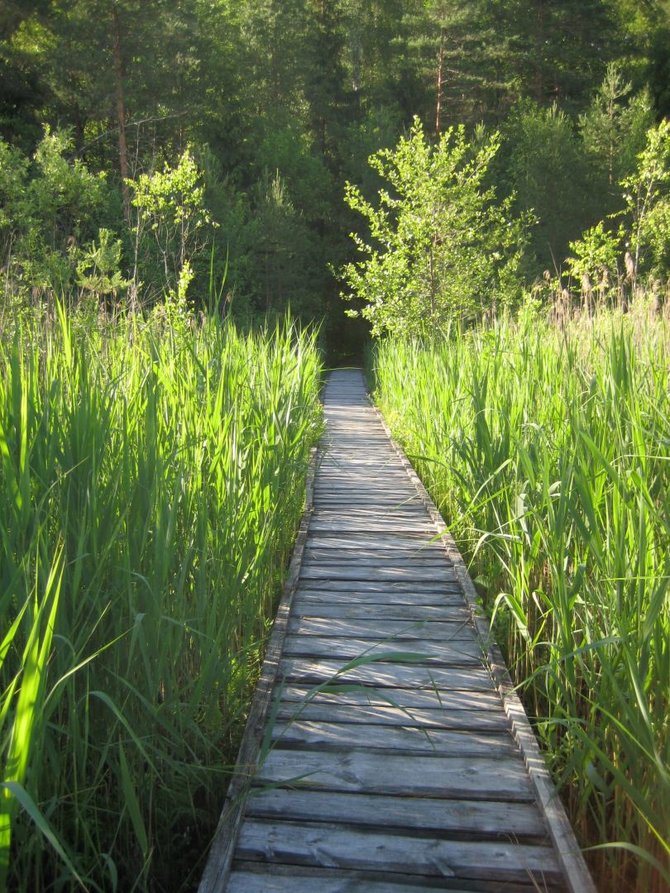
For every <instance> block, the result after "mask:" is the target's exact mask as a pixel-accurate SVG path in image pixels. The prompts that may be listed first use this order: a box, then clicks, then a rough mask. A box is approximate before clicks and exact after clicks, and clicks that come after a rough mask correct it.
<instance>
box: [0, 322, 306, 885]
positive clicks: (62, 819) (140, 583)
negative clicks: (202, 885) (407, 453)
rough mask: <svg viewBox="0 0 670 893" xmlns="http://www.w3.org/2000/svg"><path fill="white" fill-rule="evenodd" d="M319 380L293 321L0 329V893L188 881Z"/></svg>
mask: <svg viewBox="0 0 670 893" xmlns="http://www.w3.org/2000/svg"><path fill="white" fill-rule="evenodd" d="M319 383H320V366H319V358H318V353H317V350H316V347H315V341H314V337H313V336H311V335H308V334H304V333H302V334H301V333H299V332H298V331H296V330H295V329H294V328H293V327H292V326H291V325H287V326H284V327H280V328H277V329H275V330H272V331H269V332H267V333H265V334H261V335H247V336H243V335H241V334H238V332H236V330H235V329H234V328H233V327H231V326H227V325H221V324H220V323H216V322H215V321H204V322H201V323H199V324H197V325H196V324H195V323H193V322H192V321H190V320H188V319H187V318H183V317H182V318H175V319H168V318H166V317H165V316H161V315H160V311H157V312H156V313H155V314H154V316H153V317H152V318H151V319H149V320H144V321H143V320H141V319H139V318H129V319H126V320H121V321H118V322H117V323H116V324H115V325H113V326H112V325H107V324H104V323H99V322H96V321H95V320H93V319H91V318H90V317H88V318H87V317H86V316H80V317H77V316H71V317H70V316H68V315H67V314H66V313H65V312H64V311H63V310H61V311H60V312H59V314H58V316H57V318H56V319H52V320H51V321H48V320H45V319H39V320H37V319H35V318H33V317H27V318H26V319H25V320H24V321H23V323H22V324H21V325H19V326H15V327H14V330H13V332H12V333H7V331H5V333H4V336H3V337H2V338H1V339H0V559H1V560H0V683H1V685H0V747H1V750H0V767H1V769H2V788H1V789H0V792H1V793H0V891H2V890H4V889H7V888H11V889H12V890H20V891H22V890H67V889H77V888H82V889H84V888H85V889H87V890H92V891H95V890H100V891H102V890H104V891H113V890H123V891H130V890H135V889H137V890H143V889H152V890H170V891H174V890H178V889H180V887H181V885H182V883H183V885H184V887H187V886H188V881H189V877H188V874H189V871H192V872H193V878H197V876H198V874H199V873H200V872H201V870H202V867H203V866H202V863H199V862H198V857H199V856H200V857H202V856H203V855H204V853H205V850H206V847H207V844H208V839H207V835H208V834H209V833H211V831H212V830H213V825H214V824H215V823H216V819H217V817H218V811H219V809H220V805H221V801H222V793H223V791H224V790H225V786H226V780H227V777H228V766H229V764H230V761H231V760H232V759H233V757H234V746H235V739H236V736H237V735H238V733H239V728H240V725H241V723H242V722H243V719H244V712H245V710H246V705H247V701H248V696H249V693H250V687H251V686H252V685H253V682H254V674H255V673H256V671H257V669H258V665H259V661H260V658H261V650H262V642H263V638H264V635H265V633H266V631H267V627H268V618H269V617H271V615H272V609H273V601H274V599H275V598H276V595H277V593H278V587H279V583H280V579H281V576H282V572H283V569H284V566H285V562H286V559H287V556H288V553H289V551H290V548H291V545H292V541H293V538H294V535H295V531H296V527H297V523H298V521H299V518H300V515H301V511H302V507H303V499H304V479H305V472H306V467H307V464H308V459H309V452H310V448H311V447H312V446H313V444H314V442H315V440H316V437H317V436H318V433H319V430H320V424H321V423H320V410H319V403H318V392H319ZM180 854H181V858H183V859H184V861H183V864H180V863H179V861H178V860H179V858H180Z"/></svg>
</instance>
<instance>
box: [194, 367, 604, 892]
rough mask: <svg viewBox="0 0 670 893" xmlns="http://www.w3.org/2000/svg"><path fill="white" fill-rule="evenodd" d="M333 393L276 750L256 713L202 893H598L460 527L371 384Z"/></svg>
mask: <svg viewBox="0 0 670 893" xmlns="http://www.w3.org/2000/svg"><path fill="white" fill-rule="evenodd" d="M324 393H325V418H326V433H325V436H324V439H323V442H322V446H321V450H320V454H319V459H318V462H317V471H316V480H315V482H314V486H313V494H314V495H313V509H312V511H311V515H310V517H309V526H308V530H306V531H303V533H304V535H303V539H302V546H301V566H300V570H299V574H298V571H297V570H295V569H294V574H295V580H294V583H293V588H294V590H295V594H294V595H293V594H292V598H291V609H290V610H291V614H290V619H286V618H284V620H283V621H282V624H283V629H282V639H281V654H280V655H278V654H277V651H276V647H275V649H274V650H272V649H271V653H270V661H271V665H272V666H271V670H270V671H268V670H267V669H266V668H265V667H264V670H263V679H265V680H266V681H265V683H264V684H265V687H266V690H265V693H264V695H263V697H262V700H263V704H264V708H263V716H264V717H265V720H264V723H265V726H264V728H265V735H266V744H268V745H269V750H267V751H266V750H265V748H264V749H263V750H262V751H261V750H260V734H261V732H262V729H261V728H260V727H259V725H258V710H257V709H256V708H252V720H253V722H252V725H253V728H254V731H253V734H251V735H250V736H248V737H249V739H250V740H251V741H253V744H254V747H255V750H254V749H253V748H251V747H250V746H249V745H248V742H247V746H246V750H245V751H244V760H243V762H241V763H240V764H239V766H238V773H237V775H236V780H235V783H234V784H233V786H232V788H231V792H232V793H231V796H229V799H228V801H227V804H226V809H224V818H223V819H222V825H221V827H222V828H227V829H228V833H229V835H230V840H228V841H227V842H226V844H225V845H224V844H222V841H221V832H220V833H219V835H218V837H217V841H216V843H215V846H214V848H213V851H212V855H211V856H210V860H209V863H216V865H215V869H212V870H210V864H209V863H208V872H209V873H208V872H206V874H205V877H203V883H202V884H201V888H200V893H224V891H225V893H261V891H263V893H273V891H277V893H288V891H289V890H290V891H291V893H307V891H310V893H418V891H419V890H426V889H433V890H435V889H440V890H451V891H457V890H462V891H465V890H468V891H473V890H476V891H478V893H500V891H502V890H505V893H530V891H531V890H533V891H537V890H538V889H540V890H545V891H551V893H559V891H561V893H564V891H565V890H566V889H569V890H570V891H571V893H577V891H579V893H581V891H583V893H592V889H593V888H592V886H590V884H591V881H590V878H589V877H588V872H586V870H585V868H584V866H583V862H582V864H581V866H580V864H579V860H580V859H581V855H580V854H579V852H578V848H577V847H576V844H575V841H574V836H572V833H571V831H570V830H569V828H568V829H567V830H566V829H565V827H564V825H563V824H561V823H562V821H563V819H562V818H561V816H560V808H557V804H558V807H560V803H559V801H558V800H557V799H556V798H555V795H553V789H551V793H548V791H549V788H547V778H548V776H547V775H546V770H543V769H540V770H539V771H538V770H537V768H536V766H535V765H534V761H535V760H536V756H537V759H538V760H540V759H541V758H539V753H538V754H536V752H535V751H532V748H530V747H529V746H527V742H526V741H525V737H524V736H525V735H526V732H530V727H529V726H528V723H527V720H526V719H525V715H523V711H521V714H522V720H523V721H525V726H523V721H522V720H521V719H520V718H519V716H518V710H519V708H520V705H518V699H516V701H515V698H516V695H515V694H514V692H513V691H512V690H511V683H510V684H509V685H508V682H507V680H508V679H509V677H508V676H505V675H504V666H503V665H501V663H500V659H499V652H498V651H497V649H496V648H495V646H493V645H492V643H491V642H490V640H489V635H488V630H487V629H486V627H485V626H484V624H483V622H482V619H481V616H480V614H479V611H478V608H477V604H476V593H475V592H474V587H473V585H472V582H471V580H470V578H469V577H468V574H467V571H466V569H465V566H464V565H463V562H462V559H461V557H460V555H459V554H458V551H457V550H456V548H455V546H454V544H453V540H452V539H451V537H450V536H449V534H448V533H447V532H446V531H445V526H444V522H443V521H442V519H441V518H440V516H439V514H438V513H437V510H436V509H435V506H434V505H433V504H432V502H431V501H430V499H429V498H428V496H427V494H426V492H425V489H424V488H423V487H422V485H421V484H420V482H418V479H417V478H416V475H415V474H414V472H413V471H412V469H411V468H410V466H409V464H408V462H407V460H406V458H405V457H404V456H403V455H402V453H401V452H400V451H399V450H398V448H397V447H396V445H395V444H394V443H393V441H392V439H391V438H390V436H389V433H388V430H387V429H386V426H385V425H384V423H383V421H382V419H381V418H380V417H379V415H378V414H377V413H376V411H375V410H374V409H373V408H372V407H371V406H370V405H369V403H368V401H367V398H366V392H365V388H364V385H363V381H362V378H361V376H360V374H359V373H357V372H355V371H346V372H337V373H334V374H333V375H332V376H331V377H330V379H329V381H328V384H327V386H326V388H325V392H324ZM301 535H302V534H301ZM268 679H271V680H272V682H273V684H274V700H273V704H272V706H271V707H270V706H269V698H268V693H267V680H268ZM517 705H518V706H517ZM510 729H513V730H514V733H515V736H512V735H511V734H510ZM530 734H531V735H532V733H530ZM519 745H520V746H519ZM254 754H255V756H254ZM529 754H531V756H530V757H529ZM261 755H262V759H261V760H259V759H258V757H259V756H261ZM259 762H260V765H258V763H259ZM252 765H255V766H256V771H255V773H254V775H253V780H252V777H251V773H250V771H249V770H250V769H251V767H252ZM543 772H544V774H543ZM245 804H246V813H245V816H246V817H245V818H244V819H243V821H241V822H235V821H233V822H231V821H230V820H229V819H228V818H226V817H225V813H226V811H227V812H228V813H231V811H232V812H234V814H235V817H236V818H241V817H242V812H243V808H244V806H245ZM556 818H557V819H558V825H557V827H558V830H556V828H552V827H551V825H552V822H553V821H554V820H555V819H556ZM563 818H564V815H563ZM547 820H548V821H547ZM548 827H549V833H548V830H547V829H548ZM238 832H239V837H237V834H238ZM552 841H553V846H552ZM561 850H564V851H565V852H561ZM233 851H234V857H233ZM566 852H567V856H566V854H565V853H566ZM580 872H582V873H581V874H580Z"/></svg>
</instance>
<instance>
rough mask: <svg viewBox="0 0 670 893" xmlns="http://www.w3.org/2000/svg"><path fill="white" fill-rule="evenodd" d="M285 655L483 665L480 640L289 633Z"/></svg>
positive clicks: (285, 644)
mask: <svg viewBox="0 0 670 893" xmlns="http://www.w3.org/2000/svg"><path fill="white" fill-rule="evenodd" d="M284 654H285V655H286V656H287V657H299V656H303V655H306V656H310V657H319V656H323V657H331V658H332V657H336V658H339V659H341V660H343V661H346V660H356V659H357V658H359V657H362V656H365V657H370V658H372V659H379V660H381V659H383V660H384V661H386V662H389V661H394V660H395V661H398V662H399V663H400V662H403V663H416V664H438V665H439V664H443V665H450V666H454V665H455V666H465V665H467V666H478V665H481V664H482V659H483V656H482V649H481V645H480V644H479V642H474V641H472V640H467V639H457V640H454V641H452V642H435V641H433V640H428V639H416V640H414V639H412V640H411V641H399V640H398V639H397V638H395V639H387V640H384V641H380V640H379V638H370V639H364V638H360V637H358V638H354V637H353V636H352V637H350V638H341V637H333V638H326V637H325V636H292V635H289V636H286V638H285V640H284Z"/></svg>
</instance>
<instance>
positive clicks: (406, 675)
mask: <svg viewBox="0 0 670 893" xmlns="http://www.w3.org/2000/svg"><path fill="white" fill-rule="evenodd" d="M280 674H281V678H282V679H283V680H284V681H285V682H301V683H302V684H307V685H323V684H332V683H334V682H350V683H362V684H364V685H371V686H375V687H377V688H384V687H390V688H424V689H428V690H435V691H439V690H441V689H443V688H454V689H462V690H467V689H472V690H474V691H491V690H493V688H494V687H493V682H492V681H491V675H490V673H489V672H488V670H486V669H485V668H484V667H482V666H466V667H439V666H418V665H416V664H404V663H393V662H392V661H389V660H388V659H385V660H381V659H380V657H379V656H377V655H368V656H367V662H366V663H363V662H346V663H343V662H342V661H338V660H332V659H331V660H329V659H322V660H319V659H317V658H314V657H303V658H298V657H294V658H288V657H286V658H284V659H283V660H282V662H281V667H280Z"/></svg>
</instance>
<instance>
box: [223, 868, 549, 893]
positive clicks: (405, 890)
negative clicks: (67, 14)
mask: <svg viewBox="0 0 670 893" xmlns="http://www.w3.org/2000/svg"><path fill="white" fill-rule="evenodd" d="M298 871H300V869H299V868H298V867H296V866H291V873H290V874H288V875H287V874H277V873H276V869H270V871H267V870H262V868H261V871H259V869H258V867H257V866H256V867H255V868H250V867H249V865H248V864H244V863H243V865H242V866H241V868H240V869H238V870H236V871H233V872H232V874H231V876H230V882H229V884H228V887H227V888H226V889H227V891H228V893H426V890H427V889H429V888H427V887H426V886H425V885H422V886H420V887H419V886H415V885H414V884H406V883H404V882H403V880H402V875H401V876H400V877H399V879H398V881H397V883H394V882H393V881H384V880H379V879H378V878H372V879H371V878H369V877H366V876H365V875H364V874H363V873H362V872H359V873H358V874H357V873H355V872H339V871H333V869H330V868H329V869H324V870H321V871H319V872H318V874H317V873H314V872H312V873H309V874H304V875H299V874H298ZM432 889H433V890H434V889H435V888H432ZM442 889H444V888H442ZM449 891H450V893H472V891H471V890H470V891H465V890H458V889H456V888H452V887H450V888H449ZM505 893H516V891H515V890H511V889H509V888H507V887H506V888H505ZM523 893H536V891H531V888H530V887H524V889H523Z"/></svg>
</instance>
